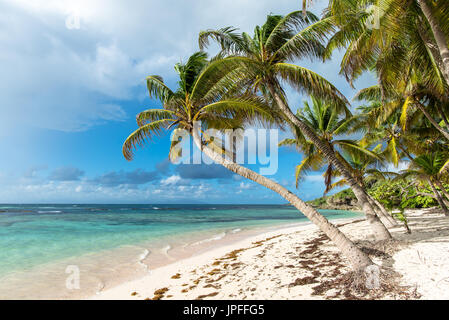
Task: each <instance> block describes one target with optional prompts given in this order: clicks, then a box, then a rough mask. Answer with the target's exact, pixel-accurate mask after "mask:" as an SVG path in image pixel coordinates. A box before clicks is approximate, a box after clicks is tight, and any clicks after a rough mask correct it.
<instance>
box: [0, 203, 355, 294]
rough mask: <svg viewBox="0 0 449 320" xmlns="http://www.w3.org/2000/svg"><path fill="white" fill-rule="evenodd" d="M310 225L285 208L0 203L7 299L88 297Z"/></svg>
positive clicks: (340, 214)
mask: <svg viewBox="0 0 449 320" xmlns="http://www.w3.org/2000/svg"><path fill="white" fill-rule="evenodd" d="M321 212H322V213H323V214H324V215H325V216H327V217H328V218H329V219H335V218H351V217H354V216H357V213H354V212H349V211H337V210H322V211H321ZM307 221H308V220H307V219H306V218H305V217H304V216H303V215H302V214H300V213H298V211H297V210H296V209H295V208H293V207H290V206H281V205H48V204H47V205H24V206H22V205H0V248H1V250H0V298H2V299H5V298H10V299H11V298H22V299H23V298H79V297H84V296H86V295H91V294H94V293H95V292H97V291H100V290H103V289H104V288H107V287H110V286H113V285H115V284H118V283H120V282H122V281H125V280H128V279H132V278H136V277H138V276H142V275H144V274H145V273H146V272H148V271H149V270H151V269H153V268H155V267H158V266H161V265H164V264H167V263H170V262H173V261H175V260H178V259H182V258H185V257H189V256H192V255H194V254H197V253H199V252H202V251H204V250H207V249H208V248H211V247H213V246H216V245H218V244H219V243H221V242H224V241H227V242H228V243H229V241H233V240H235V241H236V240H238V239H240V238H242V237H245V236H247V235H249V234H251V233H255V232H260V230H262V229H266V228H268V227H276V226H280V225H285V224H294V223H301V222H307ZM67 266H76V268H78V269H79V270H80V283H81V285H80V289H75V290H68V289H67V286H66V281H67V278H68V277H69V276H70V275H71V273H70V270H71V269H70V268H69V269H67Z"/></svg>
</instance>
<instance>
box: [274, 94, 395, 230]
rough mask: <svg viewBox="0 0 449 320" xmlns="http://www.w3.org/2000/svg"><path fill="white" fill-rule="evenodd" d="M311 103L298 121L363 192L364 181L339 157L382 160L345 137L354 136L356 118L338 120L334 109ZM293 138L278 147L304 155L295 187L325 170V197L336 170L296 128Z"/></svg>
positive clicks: (391, 221) (389, 219) (382, 213)
mask: <svg viewBox="0 0 449 320" xmlns="http://www.w3.org/2000/svg"><path fill="white" fill-rule="evenodd" d="M311 100H312V107H310V105H309V103H308V102H307V101H304V108H303V109H302V110H301V109H299V110H298V112H297V117H298V118H299V119H300V120H301V121H303V122H304V123H306V124H307V125H308V126H309V127H310V128H313V129H314V133H315V134H316V135H317V136H319V137H320V139H322V140H323V141H325V142H326V143H328V144H329V145H330V147H331V148H332V150H333V151H334V152H335V154H336V156H337V157H338V158H339V159H340V161H341V162H342V163H344V164H346V166H347V168H348V170H350V171H351V173H352V174H353V176H354V177H355V178H356V179H357V180H358V182H359V184H360V186H361V187H363V188H365V184H364V182H363V179H362V180H360V179H359V176H358V175H357V174H356V173H357V171H356V168H354V167H353V166H351V164H350V163H348V161H346V160H345V158H344V157H342V155H341V153H342V152H344V153H349V154H353V155H354V156H355V154H363V155H365V157H366V158H370V160H371V162H372V161H373V160H376V161H380V160H381V159H380V157H379V156H378V155H377V154H375V153H374V152H372V151H370V150H369V149H367V148H365V147H363V146H360V145H359V144H358V143H357V142H356V141H355V140H351V139H348V138H347V137H345V136H347V135H350V134H352V133H353V132H354V131H353V126H354V125H355V124H357V118H355V117H352V118H344V117H341V115H339V113H338V111H337V109H336V108H333V107H332V106H331V105H330V104H328V103H325V102H324V101H322V100H320V99H317V98H315V97H313V96H312V97H311ZM294 135H295V138H294V139H284V140H283V141H281V142H280V143H279V145H280V146H294V147H296V148H297V149H298V150H299V151H300V152H302V153H303V154H304V159H303V160H302V161H301V163H300V164H299V165H297V166H296V170H295V178H296V187H298V182H299V180H300V179H301V178H302V177H303V176H304V175H305V174H307V172H308V171H310V170H314V171H318V170H323V169H324V168H326V170H325V172H324V174H323V175H324V184H325V187H326V189H325V191H324V193H327V192H328V191H330V189H331V188H332V179H333V178H334V176H336V175H337V174H336V173H337V172H338V171H337V170H335V168H334V167H333V165H332V163H330V162H329V161H328V160H327V158H326V157H325V156H324V155H323V153H322V152H321V151H320V150H319V149H317V148H316V147H315V145H314V144H313V143H312V142H311V141H310V140H308V139H307V138H306V137H304V135H303V134H302V133H301V131H300V130H299V129H298V128H294ZM372 159H373V160H372ZM343 180H344V179H343ZM344 181H345V184H347V181H346V180H344ZM368 200H369V201H370V202H371V205H372V206H373V207H374V209H375V210H376V213H377V215H378V216H379V217H382V218H384V219H385V220H386V221H387V224H389V225H390V226H393V225H395V221H394V219H392V217H391V216H390V215H389V214H388V213H387V214H385V213H386V210H382V209H381V208H379V206H378V205H377V204H376V203H375V200H374V199H372V197H370V196H369V195H368Z"/></svg>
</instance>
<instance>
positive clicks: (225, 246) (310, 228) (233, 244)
mask: <svg viewBox="0 0 449 320" xmlns="http://www.w3.org/2000/svg"><path fill="white" fill-rule="evenodd" d="M357 221H362V220H361V217H353V218H337V219H332V220H331V222H333V223H336V224H339V223H343V224H344V223H353V222H357ZM262 229H263V230H259V231H258V232H257V233H256V234H248V235H246V236H244V237H243V238H242V239H239V240H237V241H228V242H227V243H220V242H217V243H215V244H216V246H214V247H212V248H209V249H206V250H205V251H204V252H201V253H199V254H195V255H193V256H191V257H187V258H184V259H180V260H177V261H175V262H173V263H170V264H167V265H164V266H160V267H158V268H155V269H151V270H149V271H150V274H148V275H145V276H143V277H141V278H139V279H135V280H130V281H125V282H123V283H121V284H119V285H116V286H114V287H112V288H109V289H107V290H104V291H101V292H99V293H97V294H95V295H92V296H90V297H88V299H102V300H103V299H106V300H108V299H112V300H115V299H130V300H135V299H137V300H138V299H142V298H143V295H142V294H139V293H138V294H135V295H132V293H133V292H138V291H139V290H140V291H141V292H143V291H144V292H151V291H152V290H153V289H154V290H153V291H156V290H158V289H160V288H158V287H161V286H163V285H164V283H166V282H167V281H168V282H170V280H173V279H175V278H177V277H176V275H177V274H181V273H187V272H191V270H189V269H192V270H194V269H196V268H198V267H201V266H204V265H207V264H208V262H210V261H216V260H217V259H219V258H220V257H222V256H224V255H226V254H228V253H229V252H233V251H239V250H242V249H243V248H247V247H251V245H252V244H254V243H259V242H261V241H265V240H266V239H267V238H269V239H271V238H273V239H274V238H277V237H280V236H282V235H285V234H292V233H304V234H307V235H312V234H313V233H314V232H317V231H318V229H317V227H316V226H315V225H314V224H313V223H311V222H310V221H304V222H300V223H294V224H286V225H280V226H274V227H273V226H272V227H268V228H262ZM252 231H254V230H252ZM242 235H243V234H242ZM173 276H174V277H175V278H173V279H172V277H173ZM128 292H129V293H128ZM145 298H147V297H145Z"/></svg>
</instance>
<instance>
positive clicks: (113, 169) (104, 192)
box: [0, 0, 374, 203]
mask: <svg viewBox="0 0 449 320" xmlns="http://www.w3.org/2000/svg"><path fill="white" fill-rule="evenodd" d="M326 2H327V1H323V0H322V1H314V5H313V7H312V11H314V12H315V13H320V12H321V9H322V8H323V7H324V5H325V3H326ZM299 7H300V1H297V0H292V1H287V0H280V1H272V0H263V1H262V0H240V1H229V0H214V1H207V0H195V1H180V0H178V1H175V0H169V1H155V0H151V1H132V3H131V2H129V1H124V0H90V1H84V0H78V1H63V0H58V1H56V0H54V1H52V0H35V1H26V0H3V1H1V2H0V64H1V70H2V72H1V73H0V93H1V98H0V99H1V104H0V148H1V150H2V151H3V152H2V154H3V156H2V157H0V184H1V186H2V188H0V203H174V202H176V203H284V202H285V201H283V199H281V198H280V197H279V196H278V195H277V194H274V193H272V192H271V191H268V190H265V189H264V188H263V187H260V186H258V185H256V184H254V183H252V182H250V181H246V180H243V179H241V178H240V177H236V176H235V175H233V174H231V173H229V172H227V171H226V170H224V169H223V168H220V167H218V166H211V167H206V168H205V167H204V166H181V167H180V166H174V165H171V164H169V163H168V160H167V153H168V141H169V136H168V135H167V136H165V137H163V138H161V139H160V140H157V141H155V142H154V143H152V144H151V145H148V146H147V148H145V149H144V150H140V151H138V152H137V153H136V156H135V160H134V161H132V162H128V161H126V160H125V159H124V158H123V156H122V154H121V146H122V143H123V141H124V139H125V138H126V137H127V136H128V135H129V133H131V132H132V131H133V130H135V129H136V124H135V115H136V114H137V113H138V112H139V111H142V110H144V109H148V108H150V107H159V106H160V105H159V103H158V102H156V101H151V100H150V99H149V98H148V95H147V92H146V87H145V82H144V78H145V76H147V75H150V74H159V75H162V76H163V77H164V79H165V80H166V82H167V83H168V84H169V85H170V86H172V87H173V86H174V84H175V81H176V73H175V71H174V69H173V65H174V64H175V63H177V62H179V61H180V60H181V59H184V60H185V59H186V58H188V56H189V55H190V54H191V53H193V52H195V51H197V50H198V47H197V35H198V33H199V31H201V30H204V29H208V28H219V27H224V26H235V27H239V28H240V29H241V30H242V31H248V32H251V31H252V30H253V28H254V26H255V25H257V24H259V25H260V24H263V22H264V20H265V18H266V15H267V14H269V13H276V14H286V13H288V12H290V11H293V10H297V9H298V8H299ZM75 17H76V19H75ZM77 19H78V20H77ZM73 22H79V25H78V24H73ZM74 26H75V27H74ZM78 26H79V28H78ZM339 57H341V55H338V54H336V55H335V57H334V58H333V59H332V60H331V61H329V62H327V63H325V64H323V63H321V62H311V61H299V62H297V63H299V64H301V65H303V66H306V67H309V68H311V69H312V70H314V71H316V72H318V73H319V74H321V75H323V76H325V77H326V78H327V79H328V80H330V81H331V82H332V83H334V84H335V85H336V86H337V87H338V88H339V89H340V90H341V91H342V92H343V93H344V94H345V95H346V96H347V97H348V98H349V99H351V98H352V97H353V95H354V93H355V92H356V90H353V89H351V88H350V87H349V85H348V84H347V83H346V82H345V80H344V79H343V78H342V77H341V76H339V75H338V70H339V62H340V59H339ZM373 82H374V80H373V78H372V77H370V76H369V75H366V76H363V77H362V78H361V79H360V81H358V82H357V83H356V87H357V88H358V89H360V88H363V87H366V86H369V85H371V84H373ZM288 92H289V102H290V105H291V107H292V108H293V109H295V108H297V107H299V106H300V105H301V101H302V100H303V99H305V97H301V96H300V95H298V94H296V93H295V92H294V91H293V90H290V89H289V90H288ZM287 135H288V134H287V133H283V134H282V135H281V136H282V137H285V136H287ZM300 160H301V155H299V154H297V153H296V152H294V151H293V150H288V149H280V150H279V170H278V172H277V174H276V175H274V176H272V178H273V179H275V180H276V181H278V182H280V183H282V184H284V185H285V186H287V187H288V188H290V189H292V190H294V188H295V187H294V167H295V165H296V164H298V163H299V162H300ZM296 192H297V193H298V195H299V196H300V197H301V198H303V199H305V200H309V199H313V198H315V197H318V196H320V195H321V194H322V192H323V179H322V177H321V174H320V173H314V174H312V175H310V176H309V177H308V178H307V179H306V180H305V181H304V182H303V183H301V185H300V187H299V188H298V190H297V191H296Z"/></svg>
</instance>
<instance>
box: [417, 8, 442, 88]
mask: <svg viewBox="0 0 449 320" xmlns="http://www.w3.org/2000/svg"><path fill="white" fill-rule="evenodd" d="M418 4H419V5H420V6H421V10H422V12H423V13H424V16H425V17H426V19H427V21H429V24H430V28H431V29H432V32H433V36H434V38H435V41H436V43H437V46H438V50H439V52H440V55H441V58H442V60H443V70H441V71H442V73H443V75H444V78H445V79H446V81H447V83H449V48H448V45H447V41H446V35H445V34H444V32H443V30H442V29H441V27H440V25H439V23H438V21H437V19H436V17H435V16H434V14H433V12H432V8H431V7H430V6H429V5H428V4H427V1H426V0H418Z"/></svg>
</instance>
